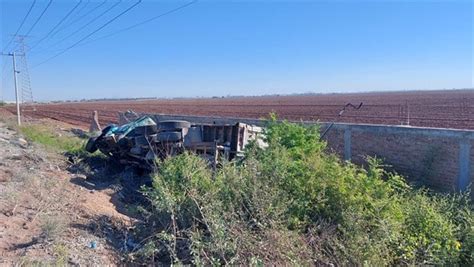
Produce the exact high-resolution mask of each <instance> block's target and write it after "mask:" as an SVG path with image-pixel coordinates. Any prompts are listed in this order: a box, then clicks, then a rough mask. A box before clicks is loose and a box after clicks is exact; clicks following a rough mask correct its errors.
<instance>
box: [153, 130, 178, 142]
mask: <svg viewBox="0 0 474 267" xmlns="http://www.w3.org/2000/svg"><path fill="white" fill-rule="evenodd" d="M182 139H183V134H182V133H181V132H161V133H158V136H157V140H158V141H159V142H176V141H181V140H182Z"/></svg>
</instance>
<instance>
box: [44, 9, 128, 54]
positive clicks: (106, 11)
mask: <svg viewBox="0 0 474 267" xmlns="http://www.w3.org/2000/svg"><path fill="white" fill-rule="evenodd" d="M121 2H122V1H121V0H120V1H118V2H117V3H115V4H114V5H112V6H111V7H109V8H108V9H106V10H105V11H104V12H102V13H101V14H100V15H98V16H96V17H95V18H93V19H92V20H90V21H89V22H88V23H86V24H85V25H83V26H82V27H80V28H79V29H77V30H76V31H74V32H72V33H71V34H69V35H68V36H66V37H64V38H63V39H61V40H59V41H58V42H56V43H54V44H53V45H51V46H50V47H54V46H57V45H58V44H60V43H62V42H64V41H65V40H67V39H69V38H70V37H72V36H74V35H76V34H77V33H78V32H80V31H82V30H83V29H85V28H86V27H87V26H89V25H91V24H92V23H93V22H94V21H96V20H98V19H99V18H101V17H103V16H104V15H105V14H107V13H108V12H109V11H110V10H112V9H114V8H115V7H116V6H118V5H119V4H120V3H121Z"/></svg>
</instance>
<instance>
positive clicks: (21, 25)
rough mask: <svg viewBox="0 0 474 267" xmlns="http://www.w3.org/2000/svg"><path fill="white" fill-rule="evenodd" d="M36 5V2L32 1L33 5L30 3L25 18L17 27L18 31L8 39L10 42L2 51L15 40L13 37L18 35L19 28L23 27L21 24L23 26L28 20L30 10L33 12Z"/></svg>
mask: <svg viewBox="0 0 474 267" xmlns="http://www.w3.org/2000/svg"><path fill="white" fill-rule="evenodd" d="M35 4H36V0H34V1H33V3H31V6H30V8H29V9H28V12H26V15H25V17H24V18H23V20H22V21H21V23H20V26H19V27H18V29H17V30H16V32H15V34H14V35H13V36H12V38H11V39H10V42H8V44H7V45H6V46H5V47H4V48H3V51H5V50H7V48H8V46H9V45H10V44H11V43H12V42H13V39H15V36H16V35H17V34H18V32H19V31H20V30H21V28H22V27H23V24H25V21H26V19H27V18H28V16H29V15H30V13H31V10H33V7H34V6H35Z"/></svg>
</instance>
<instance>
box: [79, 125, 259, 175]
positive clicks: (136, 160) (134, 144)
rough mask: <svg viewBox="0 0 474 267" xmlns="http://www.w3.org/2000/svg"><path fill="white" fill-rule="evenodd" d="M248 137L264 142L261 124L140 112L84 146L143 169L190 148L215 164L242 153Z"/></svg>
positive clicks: (104, 131) (105, 129) (111, 127)
mask: <svg viewBox="0 0 474 267" xmlns="http://www.w3.org/2000/svg"><path fill="white" fill-rule="evenodd" d="M251 141H255V142H256V143H257V145H259V146H261V147H264V146H265V143H264V141H263V129H262V128H261V127H258V126H254V125H248V124H245V123H236V124H233V125H231V124H193V123H191V122H188V121H181V120H166V121H157V120H156V119H155V118H153V117H152V116H142V117H139V118H137V119H135V120H133V121H131V122H129V123H125V124H123V125H115V124H111V125H109V126H107V127H105V128H104V129H103V130H102V131H101V132H100V134H98V135H97V136H95V137H91V138H90V139H89V140H88V142H87V144H86V150H87V151H88V152H90V153H94V152H95V151H97V150H99V151H101V152H102V153H103V154H105V155H107V156H109V157H110V158H113V159H115V160H117V161H119V162H120V163H123V164H128V165H135V166H137V167H140V168H146V169H153V168H154V167H156V166H157V165H156V164H157V162H159V160H163V159H165V158H166V157H170V156H174V155H178V154H180V153H183V152H184V151H190V152H193V153H196V154H198V155H200V156H202V157H203V158H205V159H207V160H209V162H210V163H211V164H212V166H213V167H216V166H217V164H218V163H219V161H221V160H223V159H225V160H232V159H234V158H236V157H241V156H243V150H244V148H245V146H246V145H247V144H248V143H249V142H251Z"/></svg>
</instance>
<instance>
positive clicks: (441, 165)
mask: <svg viewBox="0 0 474 267" xmlns="http://www.w3.org/2000/svg"><path fill="white" fill-rule="evenodd" d="M351 143H352V162H354V163H356V164H363V163H365V161H366V158H367V156H371V157H377V158H379V159H381V160H382V161H383V163H384V164H388V165H390V166H392V167H391V169H392V170H394V171H396V172H397V173H400V174H403V175H404V176H405V177H406V178H407V179H408V180H409V181H412V182H420V183H423V184H426V185H428V186H431V187H435V188H439V189H443V190H455V186H456V182H457V175H458V172H457V167H458V165H459V157H458V154H459V148H458V143H459V142H458V141H457V140H453V139H446V138H431V137H426V136H409V135H398V134H374V133H367V132H359V131H352V142H351ZM331 145H332V144H331Z"/></svg>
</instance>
